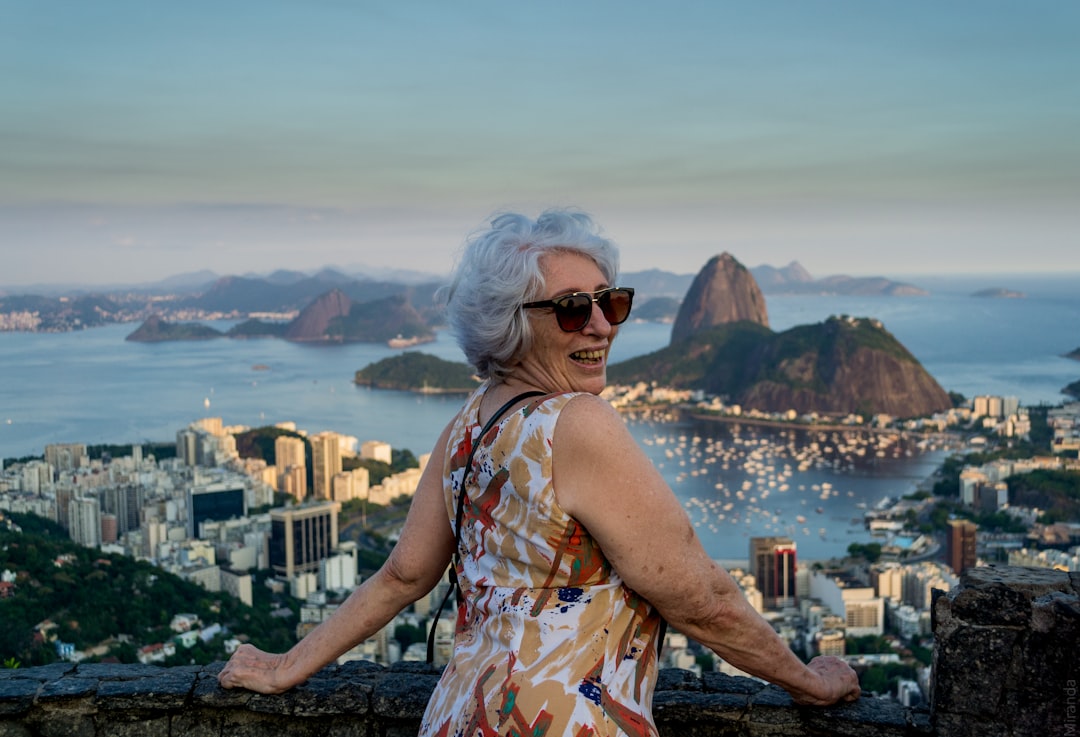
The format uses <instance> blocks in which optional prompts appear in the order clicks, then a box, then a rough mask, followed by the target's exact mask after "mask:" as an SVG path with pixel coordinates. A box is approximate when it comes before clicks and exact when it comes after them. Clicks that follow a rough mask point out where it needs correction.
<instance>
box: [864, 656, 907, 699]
mask: <svg viewBox="0 0 1080 737" xmlns="http://www.w3.org/2000/svg"><path fill="white" fill-rule="evenodd" d="M915 676H916V672H915V666H913V665H909V664H907V663H885V664H884V665H871V666H870V667H869V668H867V669H866V670H864V671H863V672H862V673H861V674H860V675H859V686H860V687H861V688H862V690H863V691H865V692H866V693H876V694H885V693H892V692H895V691H896V684H897V682H898V681H900V680H915Z"/></svg>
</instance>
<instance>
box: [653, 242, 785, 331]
mask: <svg viewBox="0 0 1080 737" xmlns="http://www.w3.org/2000/svg"><path fill="white" fill-rule="evenodd" d="M743 320H747V321H750V322H753V323H756V324H758V325H763V326H765V327H768V326H769V314H768V311H767V310H766V309H765V297H764V295H763V294H762V293H761V288H760V287H758V283H757V281H756V280H755V279H754V276H753V274H751V273H750V270H749V269H747V268H746V267H745V266H743V265H742V264H741V263H739V262H738V261H737V260H736V259H735V257H734V256H732V255H731V254H730V253H727V252H726V251H725V252H724V253H722V254H720V255H719V256H714V257H713V258H711V259H709V262H708V263H707V264H705V266H704V267H703V268H702V269H701V271H699V272H698V275H697V276H696V277H694V282H693V283H692V284H691V285H690V289H689V291H687V293H686V297H685V298H684V299H683V302H682V305H681V306H680V307H679V314H678V315H677V316H676V318H675V324H674V325H673V326H672V329H671V343H672V344H675V343H677V342H679V341H682V340H685V339H686V338H689V337H690V336H692V335H694V334H695V333H697V332H700V331H702V330H708V329H709V328H713V327H716V326H717V325H723V324H726V323H732V322H740V321H743Z"/></svg>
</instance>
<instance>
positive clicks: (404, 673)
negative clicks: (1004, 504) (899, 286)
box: [0, 568, 1080, 737]
mask: <svg viewBox="0 0 1080 737" xmlns="http://www.w3.org/2000/svg"><path fill="white" fill-rule="evenodd" d="M1078 584H1080V577H1077V574H1073V575H1072V576H1071V577H1070V575H1069V574H1066V573H1061V572H1058V571H1046V570H1041V569H1016V568H991V569H975V570H974V571H972V572H970V573H969V574H967V575H966V576H965V577H964V579H963V583H962V586H961V588H960V589H958V590H957V591H955V592H952V593H950V594H948V595H941V596H938V597H937V598H936V599H935V602H934V619H935V624H934V626H935V636H936V638H937V646H936V647H935V663H934V667H935V679H934V688H933V693H932V700H933V711H932V712H931V711H919V710H911V709H906V708H904V707H902V706H899V705H898V704H895V703H893V702H890V701H886V700H883V699H876V698H871V697H864V698H862V699H860V700H859V701H857V702H855V703H853V704H846V705H843V706H836V707H830V708H824V709H821V708H813V707H797V706H795V705H794V704H793V703H792V701H791V699H790V697H788V695H787V694H786V693H784V692H783V691H782V690H780V689H778V688H776V687H775V686H765V685H762V684H761V683H759V682H757V681H754V680H751V679H747V678H731V677H728V676H724V675H722V674H719V673H708V674H705V676H704V677H701V678H699V677H697V676H694V675H693V674H692V673H690V672H688V671H681V670H665V671H662V672H661V677H660V682H659V685H658V688H657V691H656V694H655V698H654V701H653V704H654V713H655V715H656V721H657V724H658V726H659V728H660V734H661V735H664V737H704V736H705V735H709V736H710V737H712V736H714V735H741V736H743V737H759V736H760V737H764V736H765V735H785V736H790V737H804V736H805V737H810V736H815V737H817V736H824V735H851V736H852V737H855V736H858V737H930V736H931V735H940V736H941V737H961V736H966V735H975V734H979V735H988V736H991V737H992V736H993V735H1015V736H1020V735H1023V736H1025V737H1026V736H1027V735H1031V736H1032V737H1034V736H1035V735H1039V736H1040V737H1042V736H1043V735H1054V736H1055V737H1057V736H1058V735H1070V734H1073V735H1075V734H1080V732H1078V731H1077V722H1076V698H1077V695H1076V678H1077V677H1078V675H1077V660H1078V655H1080V653H1078V645H1080V640H1078V634H1080V604H1078V598H1077V594H1078ZM220 668H221V664H220V663H217V664H214V665H209V666H205V667H198V666H192V667H183V668H158V667H155V666H142V665H91V664H86V665H78V666H75V665H71V664H67V663H63V664H55V665H49V666H44V667H41V668H25V669H24V668H20V669H15V670H0V737H128V736H130V737H136V735H137V736H138V737H179V736H181V735H184V736H189V735H190V736H191V737H256V736H258V737H263V736H264V735H269V736H273V735H289V737H308V736H309V735H310V736H312V737H314V735H330V736H332V737H333V736H342V737H344V736H345V735H362V736H363V737H414V735H416V734H417V731H418V729H419V724H420V717H421V715H422V714H423V710H424V706H425V705H426V703H427V700H428V697H429V696H430V694H431V691H432V689H433V688H434V686H435V682H436V680H437V678H438V671H436V670H433V669H431V668H429V667H428V666H426V665H423V664H412V663H401V664H398V665H395V666H392V667H389V668H384V667H382V666H378V665H373V664H371V663H359V662H358V663H348V664H346V665H341V666H337V665H335V666H331V667H328V668H326V669H324V670H323V671H320V672H319V673H318V674H316V676H315V677H313V678H312V679H311V680H310V681H308V682H307V683H306V684H304V685H303V686H301V687H299V688H296V689H293V690H292V691H289V692H288V693H285V694H282V695H280V696H262V695H259V694H253V693H250V692H247V691H226V690H224V689H222V688H220V687H219V686H218V684H217V678H216V676H217V673H218V671H219V670H220ZM1070 684H1071V685H1070ZM1070 689H1071V693H1070Z"/></svg>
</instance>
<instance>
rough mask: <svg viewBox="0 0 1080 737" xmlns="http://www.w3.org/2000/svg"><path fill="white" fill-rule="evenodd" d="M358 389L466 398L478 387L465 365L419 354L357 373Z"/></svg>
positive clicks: (408, 353)
mask: <svg viewBox="0 0 1080 737" xmlns="http://www.w3.org/2000/svg"><path fill="white" fill-rule="evenodd" d="M354 381H355V383H356V384H357V385H358V386H369V387H372V388H373V389H395V390H398V391H411V392H419V393H421V394H468V393H469V392H471V391H472V390H473V389H475V388H476V387H477V386H478V384H479V379H477V378H476V376H475V374H473V371H472V369H471V368H469V367H468V366H467V365H465V364H464V363H456V362H454V361H444V360H443V359H441V358H438V357H436V356H432V355H429V354H427V353H420V352H419V351H405V352H404V353H402V354H401V355H400V356H392V357H390V358H384V359H383V360H381V361H376V362H375V363H371V364H368V365H367V366H365V367H364V368H362V369H360V370H359V371H357V372H356V377H355V379H354Z"/></svg>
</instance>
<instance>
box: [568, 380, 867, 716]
mask: <svg viewBox="0 0 1080 737" xmlns="http://www.w3.org/2000/svg"><path fill="white" fill-rule="evenodd" d="M552 455H553V459H554V460H553V479H554V485H555V494H556V498H557V500H558V502H559V504H560V505H561V506H562V507H563V509H564V510H566V512H567V513H569V514H570V515H571V516H573V517H574V518H575V519H577V520H578V521H580V522H581V523H582V524H584V525H585V527H586V528H587V529H588V530H589V532H590V534H591V535H592V536H593V537H594V538H595V539H596V540H597V541H598V542H599V544H600V546H601V548H602V549H603V551H604V554H605V555H606V556H607V558H608V560H610V561H611V564H612V565H613V566H614V568H615V570H616V571H617V572H618V573H619V575H620V576H621V577H622V578H623V580H624V581H625V582H626V584H627V585H628V586H629V587H630V588H632V589H633V590H634V591H636V592H637V593H639V594H641V595H642V596H644V597H645V598H646V599H648V600H649V601H650V602H651V603H652V604H653V605H654V606H655V607H656V608H657V609H659V610H660V613H661V614H662V615H663V616H664V617H665V618H666V619H667V620H668V621H669V622H670V623H671V624H672V626H673V627H675V628H676V629H678V630H679V631H680V632H682V633H683V634H685V635H687V636H688V637H691V638H693V639H695V640H697V641H698V642H700V643H702V644H703V645H706V646H707V647H709V648H710V649H711V650H713V651H714V652H716V653H717V654H718V655H719V656H720V657H722V658H723V659H724V660H726V661H728V662H729V663H731V664H732V665H734V666H735V667H737V668H739V669H740V670H743V671H745V672H747V673H750V674H752V675H755V676H758V677H759V678H764V679H765V680H767V681H770V682H771V683H775V684H777V685H779V686H782V687H783V688H784V689H786V690H787V691H788V692H789V693H790V694H791V695H792V697H793V698H794V699H795V701H796V702H798V703H801V704H819V705H820V704H830V703H834V702H836V701H840V700H852V699H855V698H857V697H858V695H859V684H858V678H857V677H856V675H855V673H854V671H852V670H851V668H849V667H848V666H847V664H846V663H844V662H843V661H842V660H840V659H838V658H828V657H826V658H816V659H815V660H813V661H811V663H810V664H809V665H806V664H804V663H803V662H802V661H801V660H799V658H797V657H796V656H795V654H794V653H792V652H791V649H790V648H789V647H788V646H787V644H786V643H785V642H784V641H783V640H782V639H781V638H780V637H779V636H778V635H777V634H776V632H775V631H774V630H773V628H772V626H771V625H770V624H769V623H768V622H766V621H765V620H764V619H763V618H762V617H761V616H760V615H759V614H758V613H757V612H755V611H754V609H753V608H752V607H751V606H750V604H749V603H748V602H747V600H746V597H745V596H744V595H743V593H742V591H741V590H740V589H739V587H738V586H737V585H736V583H735V582H734V580H732V578H731V576H730V575H728V573H727V571H725V570H724V569H723V568H721V567H720V566H719V565H717V564H716V563H715V562H714V561H712V560H711V559H710V558H709V557H708V555H707V554H706V553H705V550H704V548H703V547H702V546H701V542H700V540H699V539H698V537H697V534H696V533H695V532H694V529H693V526H692V525H691V524H690V520H689V518H688V517H687V516H686V514H685V512H683V509H682V507H681V506H680V505H679V502H678V500H677V499H676V498H675V495H674V494H673V493H672V491H671V489H670V487H668V485H667V483H665V481H664V479H663V478H662V477H661V476H660V474H659V472H658V471H657V470H656V468H655V466H653V464H652V462H651V461H650V460H649V459H648V457H647V456H645V454H644V453H643V452H642V451H641V449H640V448H639V447H638V445H637V443H636V442H635V441H634V439H633V437H632V436H631V435H630V432H629V430H628V429H627V428H626V425H625V423H624V422H623V420H622V418H621V417H619V415H618V413H616V412H615V410H614V409H612V408H611V406H610V405H609V404H608V403H607V402H605V401H604V400H602V399H599V398H598V397H593V396H587V395H586V396H580V397H576V398H574V399H573V400H571V401H570V402H569V403H568V404H567V406H566V408H565V409H564V410H563V412H562V414H561V415H560V417H559V422H558V425H557V426H556V429H555V437H554V440H553V450H552Z"/></svg>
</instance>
